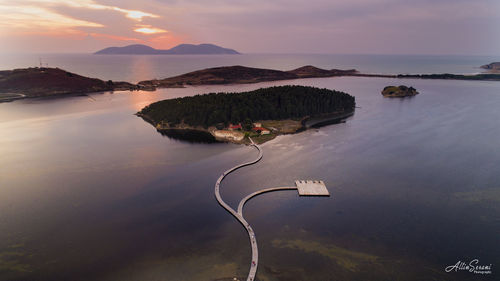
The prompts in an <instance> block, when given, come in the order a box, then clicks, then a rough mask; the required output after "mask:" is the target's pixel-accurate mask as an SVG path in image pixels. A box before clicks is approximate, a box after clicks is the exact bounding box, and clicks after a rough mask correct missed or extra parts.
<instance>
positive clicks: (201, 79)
mask: <svg viewBox="0 0 500 281" xmlns="http://www.w3.org/2000/svg"><path fill="white" fill-rule="evenodd" d="M356 73H357V71H356V70H355V69H349V70H340V69H331V70H326V69H321V68H317V67H314V66H311V65H307V66H303V67H300V68H297V69H294V70H290V71H281V70H274V69H264V68H253V67H246V66H241V65H235V66H223V67H214V68H207V69H203V70H197V71H193V72H189V73H186V74H182V75H179V76H174V77H170V78H165V79H160V80H156V79H155V80H146V81H141V82H139V85H141V86H143V87H158V88H175V87H184V86H187V85H189V86H192V85H221V84H244V83H258V82H265V81H278V80H290V79H300V78H314V77H333V76H344V75H351V74H356Z"/></svg>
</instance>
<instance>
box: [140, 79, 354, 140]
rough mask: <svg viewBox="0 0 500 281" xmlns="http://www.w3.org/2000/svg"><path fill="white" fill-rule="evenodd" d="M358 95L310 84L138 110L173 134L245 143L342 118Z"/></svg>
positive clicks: (175, 101)
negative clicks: (203, 134)
mask: <svg viewBox="0 0 500 281" xmlns="http://www.w3.org/2000/svg"><path fill="white" fill-rule="evenodd" d="M355 105H356V103H355V99H354V97H353V96H351V95H349V94H346V93H343V92H339V91H333V90H329V89H320V88H315V87H305V86H280V87H269V88H261V89H258V90H254V91H250V92H242V93H210V94H204V95H196V96H190V97H183V98H175V99H169V100H163V101H159V102H155V103H152V104H150V105H148V106H146V107H145V108H143V109H142V110H141V111H140V112H138V113H137V115H138V116H140V117H142V118H143V119H144V120H146V121H147V122H149V123H151V124H152V125H153V126H155V128H156V129H157V130H158V131H159V132H160V133H163V134H165V135H167V136H172V137H178V138H182V137H183V136H187V137H189V136H193V131H194V132H197V133H198V135H199V133H205V135H206V138H205V139H207V140H210V139H212V140H213V141H215V140H221V141H230V142H235V143H245V142H246V141H247V138H248V137H249V136H250V137H252V139H254V140H256V141H257V142H260V143H262V142H265V141H267V140H270V139H273V138H274V137H276V136H277V135H279V134H287V133H296V132H298V131H301V130H304V129H306V128H307V127H311V126H316V125H321V124H325V123H328V122H337V121H338V120H339V119H342V118H346V117H347V116H350V115H352V113H353V111H354V108H355Z"/></svg>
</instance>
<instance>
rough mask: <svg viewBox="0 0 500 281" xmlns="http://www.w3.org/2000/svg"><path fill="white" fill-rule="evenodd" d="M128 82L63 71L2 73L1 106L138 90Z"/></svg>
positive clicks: (18, 70) (24, 69)
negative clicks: (28, 100)
mask: <svg viewBox="0 0 500 281" xmlns="http://www.w3.org/2000/svg"><path fill="white" fill-rule="evenodd" d="M137 89H139V87H138V86H137V85H134V84H131V83H128V82H113V81H111V80H109V81H103V80H100V79H96V78H89V77H84V76H81V75H78V74H75V73H71V72H68V71H65V70H62V69H59V68H46V67H41V68H40V67H33V68H22V69H14V70H4V71H0V102H1V101H10V100H14V99H19V98H26V97H46V96H57V95H67V94H87V93H94V92H103V91H118V90H137Z"/></svg>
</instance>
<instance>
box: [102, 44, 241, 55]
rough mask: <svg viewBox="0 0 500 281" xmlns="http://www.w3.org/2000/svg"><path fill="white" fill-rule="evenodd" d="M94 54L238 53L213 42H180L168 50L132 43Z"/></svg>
mask: <svg viewBox="0 0 500 281" xmlns="http://www.w3.org/2000/svg"><path fill="white" fill-rule="evenodd" d="M94 54H95V55H238V54H240V53H239V52H237V51H235V50H233V49H228V48H223V47H219V46H217V45H214V44H199V45H193V44H180V45H177V46H175V47H173V48H170V49H168V50H158V49H155V48H152V47H149V46H147V45H142V44H134V45H128V46H124V47H109V48H105V49H102V50H100V51H97V52H95V53H94Z"/></svg>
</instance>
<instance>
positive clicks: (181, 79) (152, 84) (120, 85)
mask: <svg viewBox="0 0 500 281" xmlns="http://www.w3.org/2000/svg"><path fill="white" fill-rule="evenodd" d="M33 69H35V70H38V69H36V68H33ZM33 69H16V70H11V71H0V72H3V73H4V74H2V75H4V76H1V75H0V78H2V79H3V80H4V81H2V79H0V103H2V102H10V101H14V100H19V99H25V98H42V97H65V96H74V95H86V94H92V93H99V92H108V91H111V92H115V91H132V92H133V91H156V90H157V89H160V88H167V89H168V88H186V87H193V86H194V87H196V86H208V85H242V84H255V83H261V82H274V81H287V80H289V81H293V80H297V79H306V78H335V77H367V78H390V79H422V80H464V81H500V73H490V72H489V71H486V72H484V73H480V74H449V73H442V74H377V73H372V74H368V73H359V72H357V71H356V70H354V69H351V70H338V69H332V70H325V69H320V68H316V67H313V66H304V67H301V68H298V69H294V70H290V71H281V70H273V69H258V68H250V67H242V66H224V67H218V68H209V69H203V70H197V71H194V72H188V73H185V74H182V75H178V76H173V77H168V78H165V79H159V80H158V79H153V80H145V81H141V82H138V83H136V84H133V83H128V82H112V81H108V82H104V81H102V80H99V79H96V78H88V77H84V76H80V75H77V74H73V73H69V72H66V71H64V70H61V69H57V68H54V69H52V68H51V69H49V68H45V69H46V70H51V71H59V72H62V73H67V76H68V77H70V78H68V77H66V76H64V75H63V76H62V78H60V80H58V81H63V82H65V83H68V82H67V81H66V79H72V78H71V77H73V78H74V77H78V78H79V79H86V80H88V81H92V82H93V83H98V84H99V83H100V84H103V83H110V84H109V85H108V84H106V85H104V84H103V85H104V86H103V85H100V84H99V85H100V86H102V87H101V88H99V90H97V91H95V90H96V89H95V88H94V89H89V87H87V89H85V88H78V87H75V85H71V84H68V85H70V86H68V87H72V88H73V89H63V90H62V89H58V88H57V86H53V85H51V84H45V85H42V86H40V85H38V86H36V87H38V88H39V87H43V88H45V90H44V91H42V92H40V93H36V94H34V93H29V92H28V90H23V89H20V88H16V87H13V86H10V85H9V84H8V83H9V82H8V78H9V76H8V75H9V73H7V72H11V73H17V72H20V71H21V72H22V71H31V72H35V71H34V70H33ZM233 69H237V70H238V71H240V72H241V74H242V75H241V77H240V76H238V75H235V74H234V73H232V70H233ZM42 70H43V69H41V71H40V72H42V73H43V71H42ZM270 73H271V74H270ZM32 74H33V75H35V76H33V77H38V76H36V75H37V73H32ZM206 75H208V76H209V78H206ZM246 76H248V77H246ZM242 77H245V78H242ZM61 79H62V80H61ZM6 81H7V82H6ZM2 83H6V84H4V85H2ZM47 83H48V82H47ZM34 87H35V86H34ZM2 96H3V97H2Z"/></svg>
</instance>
